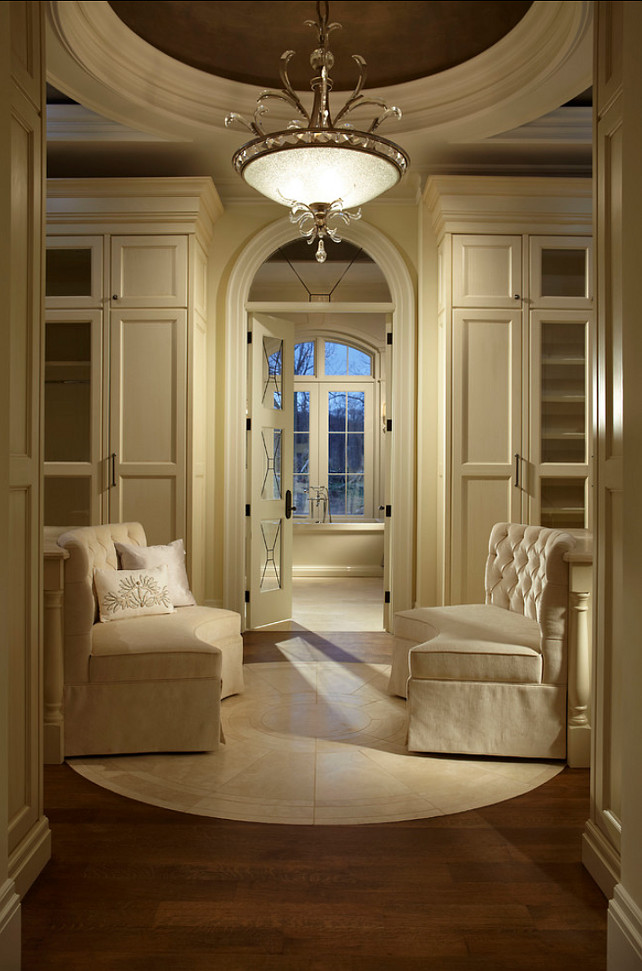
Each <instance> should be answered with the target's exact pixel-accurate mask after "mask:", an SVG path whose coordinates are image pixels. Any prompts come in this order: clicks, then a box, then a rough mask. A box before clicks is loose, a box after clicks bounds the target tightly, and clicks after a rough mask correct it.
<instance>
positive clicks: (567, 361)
mask: <svg viewBox="0 0 642 971" xmlns="http://www.w3.org/2000/svg"><path fill="white" fill-rule="evenodd" d="M542 364H546V365H549V364H554V365H556V366H557V365H561V366H562V367H584V365H585V364H586V358H584V357H556V356H554V355H548V354H547V355H543V356H542Z"/></svg>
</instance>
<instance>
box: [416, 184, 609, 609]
mask: <svg viewBox="0 0 642 971" xmlns="http://www.w3.org/2000/svg"><path fill="white" fill-rule="evenodd" d="M567 193H568V197H567V195H566V194H567ZM427 201H428V203H429V205H430V206H431V208H432V211H433V220H434V223H435V228H436V230H437V235H438V240H439V323H440V328H441V330H442V339H441V341H440V346H441V347H442V349H443V358H444V360H443V362H442V365H443V369H444V373H445V374H446V375H447V379H446V380H445V381H444V394H443V399H444V400H443V401H442V409H443V411H442V417H443V432H442V446H441V449H442V459H443V467H444V477H443V492H442V498H443V508H444V521H443V537H444V562H443V595H444V599H445V600H446V602H448V601H450V602H453V603H467V602H479V601H480V600H482V599H483V592H484V563H485V560H486V555H487V549H488V536H489V533H490V529H491V527H492V525H493V524H494V523H495V522H501V521H512V522H529V523H537V524H542V525H545V526H554V527H564V528H570V529H585V528H588V527H589V525H590V508H591V471H590V470H591V454H590V453H591V444H590V443H591V424H590V415H591V404H590V397H591V377H590V374H591V370H590V368H591V346H592V333H593V316H592V315H593V310H592V306H593V294H592V263H591V238H590V235H588V234H589V233H590V224H591V197H590V184H589V183H588V181H587V180H576V179H568V180H557V179H551V180H547V179H501V180H500V179H495V178H480V179H476V180H470V179H467V178H463V179H462V178H461V177H443V178H436V179H433V180H431V182H430V183H429V187H428V193H427ZM473 229H474V232H471V231H465V230H473ZM556 229H559V232H555V230H556ZM506 230H511V231H510V232H507V231H506Z"/></svg>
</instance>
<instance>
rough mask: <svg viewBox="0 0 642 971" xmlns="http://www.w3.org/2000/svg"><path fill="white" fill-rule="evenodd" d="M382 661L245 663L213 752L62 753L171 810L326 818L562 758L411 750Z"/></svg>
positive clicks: (443, 810) (408, 815)
mask: <svg viewBox="0 0 642 971" xmlns="http://www.w3.org/2000/svg"><path fill="white" fill-rule="evenodd" d="M302 646H303V645H302ZM288 653H289V651H286V650H284V655H286V656H287V654H288ZM298 654H299V657H300V656H301V655H303V656H305V651H302V650H299V651H298ZM309 657H311V658H312V657H314V654H313V652H310V654H309ZM389 672H390V668H389V666H388V665H387V664H366V663H343V662H328V661H317V660H312V659H311V660H300V659H299V658H298V657H296V656H295V657H290V659H289V660H287V661H274V662H269V663H259V664H248V665H246V667H245V675H246V691H245V693H244V694H242V695H238V696H236V697H233V698H227V699H226V700H225V701H224V702H223V704H222V717H223V731H224V733H225V744H224V745H221V746H220V748H219V750H218V752H215V753H204V754H186V755H181V754H178V755H177V754H170V755H156V754H152V755H127V756H109V757H92V758H74V759H70V760H69V764H70V765H71V766H72V768H74V769H75V770H76V771H77V772H79V773H80V774H81V775H83V776H84V777H85V778H87V779H88V780H90V781H91V782H94V783H96V784H98V785H100V786H103V787H104V788H106V789H111V790H112V791H113V792H117V793H119V794H121V795H124V796H128V797H129V798H131V799H137V800H139V801H140V802H146V803H151V804H152V805H155V806H161V807H164V808H167V809H174V810H178V811H180V812H187V813H193V814H196V815H201V816H215V817H219V818H222V819H239V820H246V821H251V822H263V823H290V824H291V823H301V824H327V825H330V824H333V825H336V824H356V823H380V822H393V821H396V820H404V819H420V818H425V817H428V816H440V815H446V814H448V813H456V812H461V811H463V810H467V809H474V808H478V807H480V806H486V805H490V804H491V803H494V802H501V801H503V800H505V799H511V798H513V797H514V796H517V795H520V794H521V793H523V792H527V791H528V790H530V789H534V788H536V787H537V786H539V785H542V783H544V782H546V781H548V780H549V779H551V778H552V777H553V776H554V775H556V774H557V773H558V772H560V771H561V769H562V768H563V763H561V762H545V761H532V762H529V761H524V760H512V761H511V760H502V759H473V758H463V757H449V756H431V755H416V754H410V753H408V752H407V751H406V748H405V735H406V716H405V702H404V701H403V700H402V699H400V698H393V697H390V695H388V693H387V690H386V687H387V682H388V675H389Z"/></svg>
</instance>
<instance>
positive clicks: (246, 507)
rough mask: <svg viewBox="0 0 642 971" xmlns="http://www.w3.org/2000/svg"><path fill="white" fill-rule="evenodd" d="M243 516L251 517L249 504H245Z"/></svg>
mask: <svg viewBox="0 0 642 971" xmlns="http://www.w3.org/2000/svg"><path fill="white" fill-rule="evenodd" d="M245 515H246V516H251V515H252V511H251V507H250V504H249V502H246V503H245Z"/></svg>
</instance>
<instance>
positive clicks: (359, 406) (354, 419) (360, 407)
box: [348, 391, 366, 432]
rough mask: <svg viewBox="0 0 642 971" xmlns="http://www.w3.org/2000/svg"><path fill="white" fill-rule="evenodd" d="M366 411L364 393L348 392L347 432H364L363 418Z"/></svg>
mask: <svg viewBox="0 0 642 971" xmlns="http://www.w3.org/2000/svg"><path fill="white" fill-rule="evenodd" d="M365 409H366V395H365V392H364V391H348V431H349V432H362V431H363V430H364V416H365Z"/></svg>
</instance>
